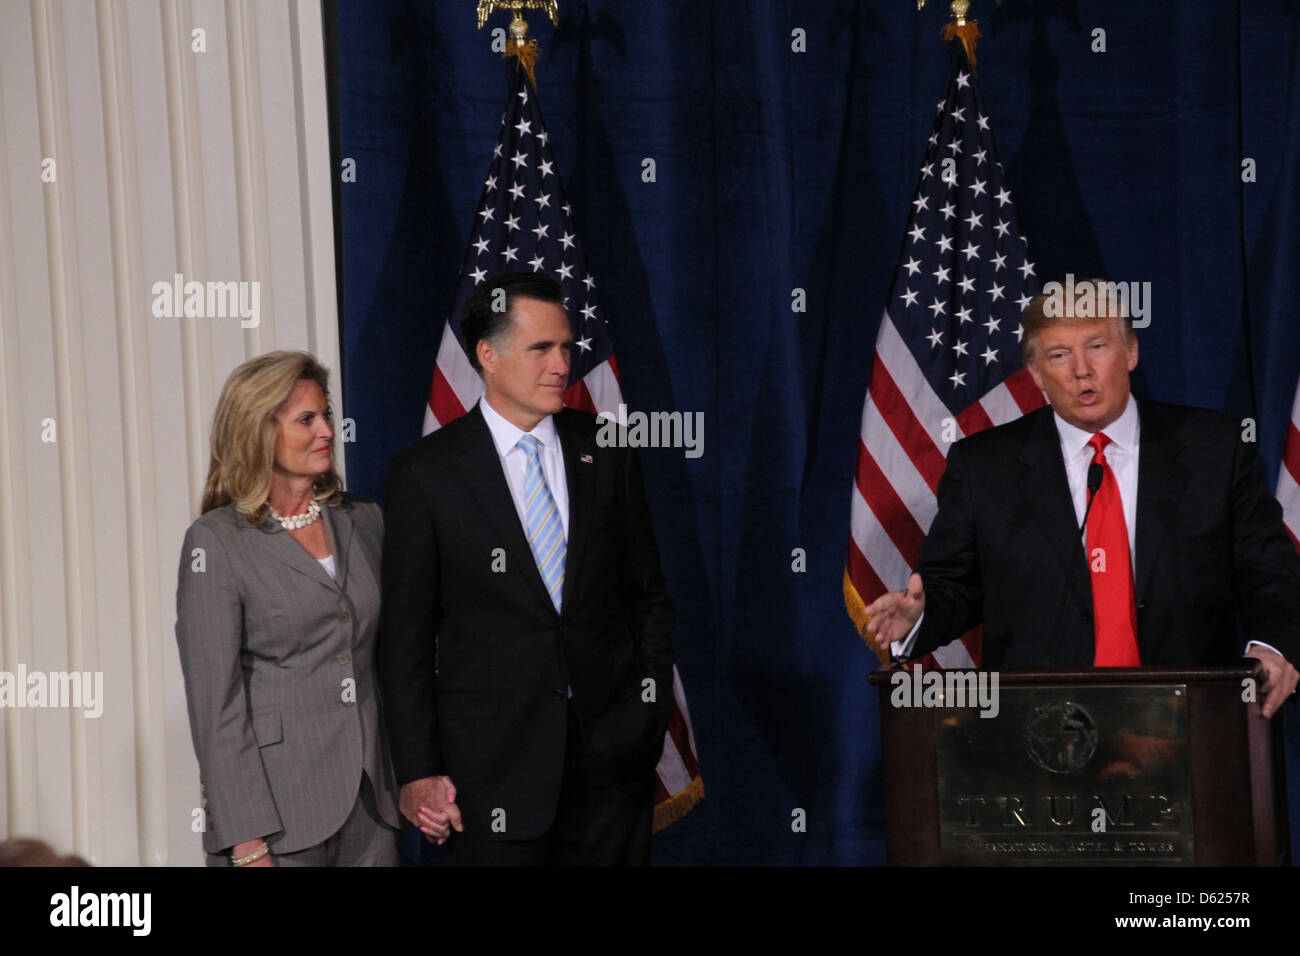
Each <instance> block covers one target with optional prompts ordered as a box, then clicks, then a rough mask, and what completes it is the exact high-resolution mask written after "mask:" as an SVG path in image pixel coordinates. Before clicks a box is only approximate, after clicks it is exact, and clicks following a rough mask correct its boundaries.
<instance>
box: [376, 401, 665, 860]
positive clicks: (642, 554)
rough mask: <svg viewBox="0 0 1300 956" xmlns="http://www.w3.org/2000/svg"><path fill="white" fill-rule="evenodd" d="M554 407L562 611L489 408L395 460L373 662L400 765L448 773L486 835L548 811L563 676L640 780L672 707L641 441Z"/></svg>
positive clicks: (560, 735)
mask: <svg viewBox="0 0 1300 956" xmlns="http://www.w3.org/2000/svg"><path fill="white" fill-rule="evenodd" d="M554 422H555V427H556V430H557V432H558V434H559V436H560V443H561V446H562V448H563V454H564V470H565V477H566V482H567V484H568V490H569V537H568V544H567V548H566V557H565V571H564V591H563V605H562V612H557V611H556V610H555V606H554V605H553V604H552V602H551V599H550V597H549V596H548V594H547V592H546V588H545V586H544V585H543V584H542V579H541V575H540V574H539V573H538V571H537V565H536V563H535V561H534V559H533V555H532V551H531V550H530V549H529V546H528V540H527V538H526V537H525V533H524V529H523V526H522V524H521V523H520V521H519V517H518V514H517V512H516V510H515V506H514V502H513V500H512V499H511V497H510V489H509V486H508V485H507V484H506V478H505V474H504V472H503V471H502V467H501V460H500V458H499V457H498V455H497V451H496V446H495V445H494V444H493V442H492V434H491V432H490V430H489V429H488V426H487V422H486V421H484V419H483V415H482V413H481V411H480V410H479V408H478V406H475V407H474V408H473V409H472V410H471V411H470V412H469V413H468V414H466V415H464V416H462V417H461V418H459V419H457V420H455V421H453V422H451V423H450V424H449V425H446V426H445V427H443V428H441V429H439V430H438V431H436V432H434V433H433V434H431V435H427V436H425V437H424V438H422V439H420V440H418V441H416V442H415V443H413V444H412V445H410V446H408V447H407V448H406V449H404V450H403V451H401V452H399V453H398V454H397V455H395V456H394V458H393V460H392V463H391V467H390V471H389V479H388V501H387V504H386V509H385V527H386V534H385V538H384V558H383V610H382V623H381V628H380V643H379V676H380V686H381V689H382V692H383V695H384V702H385V710H386V718H387V724H388V730H389V734H390V740H391V742H392V752H393V763H394V767H395V769H396V772H397V779H398V782H399V783H406V782H408V781H410V780H415V779H419V778H421V777H427V776H430V775H434V774H447V775H449V776H450V777H451V778H452V781H453V782H454V783H455V785H456V788H457V793H458V795H457V803H458V805H459V806H460V808H461V812H462V814H463V816H464V821H465V826H466V830H467V832H470V833H473V834H475V835H476V836H479V837H481V838H484V839H506V840H525V839H533V838H535V837H537V836H540V835H541V834H542V833H543V832H544V831H545V830H546V829H547V827H549V826H550V824H551V821H552V819H553V817H554V815H555V810H556V806H557V802H558V798H559V793H560V781H561V775H562V771H563V767H564V750H565V736H566V730H567V712H568V688H570V687H571V688H572V690H573V704H574V707H575V708H576V711H577V714H578V717H579V723H580V725H581V729H582V733H583V738H584V741H585V742H586V743H587V745H588V748H589V751H590V752H591V754H592V755H593V758H594V759H597V760H600V761H602V762H603V763H604V764H605V769H606V770H607V771H609V772H610V773H612V774H614V776H615V777H617V778H623V779H627V780H628V781H630V782H633V783H637V782H639V783H649V782H650V775H651V774H653V772H654V767H655V764H656V762H657V761H658V758H659V755H660V752H661V751H662V748H663V738H664V731H665V729H666V728H667V726H668V719H669V717H670V716H671V714H672V667H673V649H672V623H673V612H672V605H671V603H670V602H669V599H668V595H667V592H666V591H665V589H664V581H663V575H662V573H661V572H660V567H659V552H658V549H657V548H656V546H655V540H654V534H653V531H652V529H651V524H650V512H649V509H648V507H647V504H646V498H645V489H644V486H643V482H642V476H641V469H640V465H639V464H638V462H637V458H636V455H635V454H634V453H633V452H632V451H631V450H630V449H627V448H602V447H600V446H598V445H597V443H596V432H597V422H596V419H595V416H593V415H590V414H587V413H585V412H580V411H576V410H573V409H567V408H566V409H564V410H563V411H561V412H560V413H559V414H557V415H555V416H554ZM502 568H504V569H503V570H502ZM435 636H436V649H437V656H436V659H435ZM435 669H436V676H435ZM646 678H650V679H652V680H653V681H654V686H653V692H654V697H655V700H654V702H653V703H647V702H645V701H644V700H643V697H644V696H647V695H646V694H645V693H644V691H643V681H644V680H645V679H646ZM498 811H501V812H498ZM494 822H495V823H496V824H497V826H496V827H495V828H494V827H493V823H494ZM502 824H504V829H501V825H502Z"/></svg>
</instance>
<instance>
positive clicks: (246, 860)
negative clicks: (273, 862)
mask: <svg viewBox="0 0 1300 956" xmlns="http://www.w3.org/2000/svg"><path fill="white" fill-rule="evenodd" d="M270 852H271V848H270V847H269V846H267V845H266V844H265V843H263V844H262V845H261V847H260V848H258V849H256V850H254V851H253V852H252V853H250V854H248V856H245V857H241V858H240V859H238V860H231V861H230V865H231V866H247V865H248V864H250V863H252V862H253V861H254V860H260V859H261V858H262V857H264V856H266V855H267V854H268V853H270Z"/></svg>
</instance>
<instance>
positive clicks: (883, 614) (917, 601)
mask: <svg viewBox="0 0 1300 956" xmlns="http://www.w3.org/2000/svg"><path fill="white" fill-rule="evenodd" d="M924 610H925V588H924V585H923V583H922V581H921V575H919V574H913V575H912V576H911V577H910V578H908V580H907V587H906V588H904V589H903V590H901V591H888V592H886V593H885V594H882V595H881V596H880V597H878V598H876V599H875V600H874V601H872V602H871V603H870V604H869V605H867V611H866V613H867V617H868V621H867V626H866V629H865V630H864V631H863V632H862V637H863V639H864V640H865V641H866V642H867V646H868V647H870V648H871V649H872V650H873V651H874V652H875V654H876V656H877V657H879V658H880V659H881V661H883V662H885V663H888V662H889V658H890V652H889V645H890V644H892V643H893V642H894V641H901V640H902V639H903V638H905V637H907V635H908V633H909V632H911V630H912V628H913V627H915V626H916V622H917V620H918V619H919V618H920V617H921V612H922V611H924Z"/></svg>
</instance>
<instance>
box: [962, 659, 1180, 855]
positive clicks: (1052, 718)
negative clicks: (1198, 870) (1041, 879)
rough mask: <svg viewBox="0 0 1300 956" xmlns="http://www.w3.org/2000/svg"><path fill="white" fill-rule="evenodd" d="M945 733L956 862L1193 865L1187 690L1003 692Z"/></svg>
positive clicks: (1131, 687) (1114, 687) (1121, 687)
mask: <svg viewBox="0 0 1300 956" xmlns="http://www.w3.org/2000/svg"><path fill="white" fill-rule="evenodd" d="M999 704H1000V706H999V708H998V710H997V716H995V717H992V718H988V717H981V716H980V713H981V711H979V710H978V709H975V708H959V709H955V710H952V711H949V712H946V713H944V714H943V715H942V716H941V717H940V718H939V720H938V726H937V728H936V743H937V747H936V758H937V760H938V763H939V765H938V780H939V827H940V847H941V850H942V852H943V855H944V857H945V858H947V859H948V860H949V861H950V862H953V863H977V864H986V865H987V864H1015V865H1024V864H1034V863H1044V864H1051V865H1057V866H1059V865H1062V864H1070V863H1079V864H1087V865H1089V866H1096V865H1098V864H1105V863H1117V864H1122V865H1125V866H1133V865H1135V864H1148V865H1149V864H1166V865H1168V864H1175V865H1178V864H1182V865H1191V864H1192V863H1193V862H1194V843H1193V837H1192V834H1193V832H1194V831H1193V828H1192V804H1191V799H1190V793H1191V781H1190V777H1189V773H1188V761H1187V755H1188V750H1187V688H1186V685H1181V684H1179V685H1168V684H1166V685H1163V686H1158V685H1149V684H1102V685H1093V686H1082V687H1072V688H1068V689H1067V688H1050V687H1002V688H1001V693H1000V702H999Z"/></svg>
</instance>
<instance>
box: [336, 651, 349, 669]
mask: <svg viewBox="0 0 1300 956" xmlns="http://www.w3.org/2000/svg"><path fill="white" fill-rule="evenodd" d="M334 660H335V662H336V663H338V664H339V665H340V666H342V667H347V666H348V655H346V654H340V655H339V656H338V657H336V658H334Z"/></svg>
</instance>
